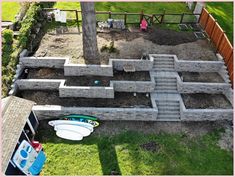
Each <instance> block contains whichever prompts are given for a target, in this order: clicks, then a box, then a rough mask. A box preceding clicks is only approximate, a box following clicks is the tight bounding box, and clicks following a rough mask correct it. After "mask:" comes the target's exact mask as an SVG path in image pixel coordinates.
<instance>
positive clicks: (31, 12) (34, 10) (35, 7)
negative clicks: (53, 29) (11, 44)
mask: <svg viewBox="0 0 235 177" xmlns="http://www.w3.org/2000/svg"><path fill="white" fill-rule="evenodd" d="M40 10H41V7H40V6H39V4H38V3H33V4H32V5H31V6H30V7H29V9H28V11H27V13H26V16H25V19H24V20H23V21H22V22H21V28H20V35H19V45H21V46H22V48H26V47H27V43H28V41H29V36H30V33H31V28H32V27H33V26H34V25H35V24H36V23H37V20H38V14H39V11H40Z"/></svg>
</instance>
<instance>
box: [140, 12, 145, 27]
mask: <svg viewBox="0 0 235 177" xmlns="http://www.w3.org/2000/svg"><path fill="white" fill-rule="evenodd" d="M143 16H144V12H143V10H141V12H140V24H141V21H142V20H143Z"/></svg>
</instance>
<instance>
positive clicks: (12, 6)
mask: <svg viewBox="0 0 235 177" xmlns="http://www.w3.org/2000/svg"><path fill="white" fill-rule="evenodd" d="M1 4H2V21H14V20H15V15H17V13H18V12H19V10H20V4H19V2H2V3H1Z"/></svg>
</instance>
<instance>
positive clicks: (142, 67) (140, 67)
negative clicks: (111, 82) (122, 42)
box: [109, 59, 153, 71]
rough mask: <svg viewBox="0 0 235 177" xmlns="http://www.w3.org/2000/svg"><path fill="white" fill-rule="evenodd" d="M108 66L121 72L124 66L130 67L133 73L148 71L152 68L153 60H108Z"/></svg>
mask: <svg viewBox="0 0 235 177" xmlns="http://www.w3.org/2000/svg"><path fill="white" fill-rule="evenodd" d="M109 63H110V65H112V66H113V68H114V69H116V70H119V71H122V70H124V67H125V65H130V66H132V67H133V68H135V71H149V70H151V69H152V68H153V60H140V59H110V60H109Z"/></svg>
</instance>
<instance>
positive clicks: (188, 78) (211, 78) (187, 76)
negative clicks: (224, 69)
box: [179, 72, 224, 83]
mask: <svg viewBox="0 0 235 177" xmlns="http://www.w3.org/2000/svg"><path fill="white" fill-rule="evenodd" d="M179 75H180V76H181V78H182V80H183V81H184V82H212V83H221V82H224V80H223V78H222V77H221V76H220V75H219V74H218V73H212V72H211V73H210V72H205V73H204V72H180V73H179Z"/></svg>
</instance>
